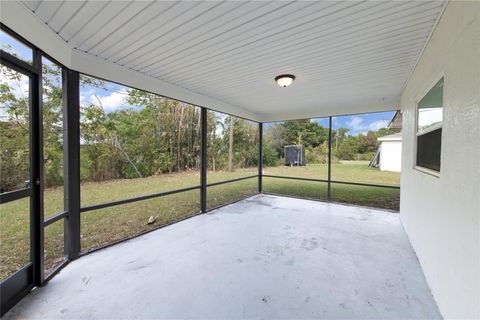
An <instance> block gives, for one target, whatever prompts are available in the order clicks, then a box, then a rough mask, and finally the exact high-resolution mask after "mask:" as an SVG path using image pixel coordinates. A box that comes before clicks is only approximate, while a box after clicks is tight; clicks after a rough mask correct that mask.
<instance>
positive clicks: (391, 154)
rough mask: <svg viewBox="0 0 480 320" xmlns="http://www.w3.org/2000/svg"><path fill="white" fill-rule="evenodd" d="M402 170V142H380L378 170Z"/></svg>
mask: <svg viewBox="0 0 480 320" xmlns="http://www.w3.org/2000/svg"><path fill="white" fill-rule="evenodd" d="M401 168H402V141H382V149H381V151H380V170H381V171H394V172H400V170H401Z"/></svg>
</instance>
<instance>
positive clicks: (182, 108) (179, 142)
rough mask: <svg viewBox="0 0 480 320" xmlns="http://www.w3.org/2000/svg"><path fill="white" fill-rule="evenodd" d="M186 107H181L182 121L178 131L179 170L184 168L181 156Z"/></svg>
mask: <svg viewBox="0 0 480 320" xmlns="http://www.w3.org/2000/svg"><path fill="white" fill-rule="evenodd" d="M184 109H185V108H184V107H183V106H182V107H180V110H181V112H180V121H179V124H178V132H177V170H178V171H181V170H182V163H181V162H182V161H181V156H182V125H183V112H184Z"/></svg>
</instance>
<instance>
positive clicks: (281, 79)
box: [275, 74, 295, 88]
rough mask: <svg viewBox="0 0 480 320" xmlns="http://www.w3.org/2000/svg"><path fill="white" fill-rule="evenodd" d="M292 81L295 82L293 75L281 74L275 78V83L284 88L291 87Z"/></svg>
mask: <svg viewBox="0 0 480 320" xmlns="http://www.w3.org/2000/svg"><path fill="white" fill-rule="evenodd" d="M293 80H295V76H294V75H293V74H281V75H279V76H276V77H275V81H276V82H277V83H278V85H279V86H280V87H284V88H285V87H288V86H289V85H291V84H292V82H293Z"/></svg>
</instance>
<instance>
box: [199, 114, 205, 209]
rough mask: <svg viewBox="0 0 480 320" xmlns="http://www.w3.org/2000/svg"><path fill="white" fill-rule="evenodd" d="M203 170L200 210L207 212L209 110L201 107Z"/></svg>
mask: <svg viewBox="0 0 480 320" xmlns="http://www.w3.org/2000/svg"><path fill="white" fill-rule="evenodd" d="M200 124H201V130H200V131H201V148H200V155H201V164H200V166H201V168H200V208H201V210H202V212H203V213H205V212H207V109H206V108H204V107H201V113H200Z"/></svg>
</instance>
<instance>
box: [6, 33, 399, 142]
mask: <svg viewBox="0 0 480 320" xmlns="http://www.w3.org/2000/svg"><path fill="white" fill-rule="evenodd" d="M0 35H1V37H0V44H1V46H2V48H3V47H4V45H5V44H8V45H10V46H12V47H13V48H14V49H13V52H14V53H16V54H17V55H18V56H20V57H21V58H23V59H24V60H27V61H31V60H32V54H31V50H30V49H29V48H28V47H26V46H24V45H23V44H21V43H19V42H18V41H17V40H15V39H13V38H12V37H10V36H9V35H7V34H6V33H4V32H3V31H2V32H1V34H0ZM10 53H12V51H11V52H10ZM2 80H4V79H2ZM106 84H107V85H106V87H107V88H106V90H105V89H103V88H97V87H94V86H91V85H87V86H84V87H82V88H81V90H80V103H81V104H82V105H85V104H89V103H94V104H96V105H101V106H102V107H103V108H104V110H105V112H107V113H108V112H112V111H116V110H122V109H128V108H135V109H138V108H139V106H131V105H128V104H127V103H126V102H125V97H126V96H127V94H128V90H129V89H128V87H125V86H122V85H119V84H115V83H111V82H107V83H106ZM394 115H395V111H391V112H376V113H368V114H357V115H348V116H339V117H333V119H332V124H333V129H337V128H348V129H350V131H349V134H350V135H354V136H355V135H358V134H360V133H363V134H366V133H367V132H368V131H369V130H373V131H376V130H378V129H380V128H384V127H386V126H387V125H388V123H389V122H390V120H391V119H392V118H393V116H394ZM217 116H218V117H219V118H220V119H222V116H221V114H219V113H217ZM312 121H316V122H318V123H320V124H321V125H322V126H324V127H328V118H320V119H312ZM267 126H268V124H267Z"/></svg>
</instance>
